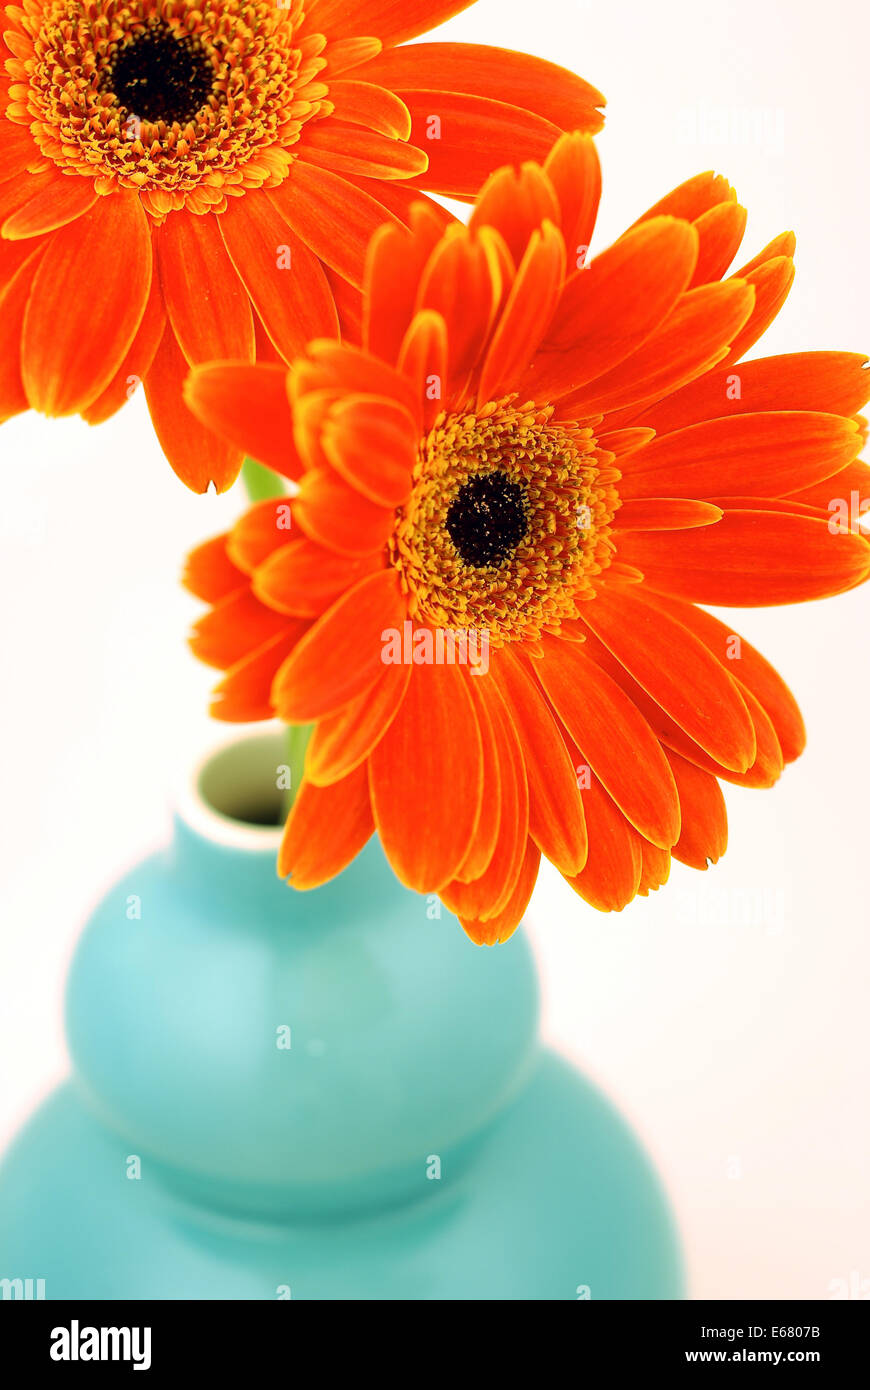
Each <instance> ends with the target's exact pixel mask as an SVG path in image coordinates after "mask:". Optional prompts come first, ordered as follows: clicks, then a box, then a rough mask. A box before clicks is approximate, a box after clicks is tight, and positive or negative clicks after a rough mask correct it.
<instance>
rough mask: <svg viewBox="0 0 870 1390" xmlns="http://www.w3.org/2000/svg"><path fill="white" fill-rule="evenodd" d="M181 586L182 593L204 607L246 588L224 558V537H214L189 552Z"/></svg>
mask: <svg viewBox="0 0 870 1390" xmlns="http://www.w3.org/2000/svg"><path fill="white" fill-rule="evenodd" d="M181 582H182V584H183V585H184V587H185V589H187V590H188V591H189V592H190V593H191V594H194V595H195V596H196V598H201V599H204V601H205V602H206V603H219V602H220V600H221V599H223V598H227V597H228V596H229V595H230V594H234V593H236V592H237V591H238V590H239V589H243V588H246V587H247V583H246V580H245V576H244V575H243V574H242V572H241V570H240V569H238V568H237V567H236V566H235V565H234V564H233V562H232V560H231V559H230V557H229V556H228V555H227V537H226V535H222V536H214V537H213V538H212V539H211V540H210V541H204V542H203V543H202V545H198V546H196V547H195V549H194V550H191V552H190V554H189V555H188V557H187V560H186V561H185V566H184V573H183V575H182V578H181Z"/></svg>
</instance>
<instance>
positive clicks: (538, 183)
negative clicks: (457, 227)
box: [468, 136, 592, 265]
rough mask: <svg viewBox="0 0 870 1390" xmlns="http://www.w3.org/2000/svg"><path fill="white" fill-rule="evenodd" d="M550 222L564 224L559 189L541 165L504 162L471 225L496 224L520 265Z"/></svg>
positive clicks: (481, 196)
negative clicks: (533, 236) (531, 242)
mask: <svg viewBox="0 0 870 1390" xmlns="http://www.w3.org/2000/svg"><path fill="white" fill-rule="evenodd" d="M567 138H568V137H567V136H563V139H567ZM561 143H562V142H561V141H560V142H559V144H560V145H561ZM589 143H590V144H591V143H592V142H591V141H590V142H589ZM555 148H556V149H558V148H559V146H558V145H557V146H556V147H555ZM548 221H549V222H551V223H552V224H553V225H554V226H555V227H558V226H560V225H561V221H562V209H561V207H560V205H559V199H558V197H557V196H556V190H555V188H554V187H553V184H552V182H551V181H550V179H549V178H548V177H547V175H546V174H545V173H544V171H543V169H542V168H541V167H540V165H538V164H532V163H531V162H529V161H527V162H526V163H525V164H523V165H522V166H521V167H520V168H519V169H516V168H513V167H511V166H510V165H503V166H502V168H500V169H496V171H495V173H494V174H491V175H490V177H489V178H488V179H487V181H486V183H485V184H484V186H483V188H482V189H481V190H480V193H479V194H478V196H477V199H476V201H475V204H474V207H473V209H472V212H471V216H470V218H469V221H468V226H469V228H470V229H471V230H472V231H476V230H477V229H478V228H480V227H494V228H495V229H496V231H497V232H498V233H499V235H500V236H501V237H502V238H503V239H504V243H505V245H506V246H507V248H508V250H509V251H510V253H511V256H512V258H513V260H514V263H515V264H517V265H518V264H519V263H520V261H521V260H522V259H523V256H524V255H525V254H526V248H527V247H528V244H529V241H530V240H531V238H532V234H533V233H534V232H537V231H540V228H541V227H542V225H543V224H544V222H548Z"/></svg>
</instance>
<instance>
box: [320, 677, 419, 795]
mask: <svg viewBox="0 0 870 1390" xmlns="http://www.w3.org/2000/svg"><path fill="white" fill-rule="evenodd" d="M411 670H412V667H411V665H410V664H409V663H406V662H398V663H396V664H395V665H391V666H386V667H385V668H384V673H383V675H382V676H381V677H380V679H379V680H377V681H376V682H375V684H374V685H372V686H369V687H368V688H367V689H366V690H364V691H363V692H362V694H361V695H358V696H357V697H356V699H355V700H351V702H350V704H347V705H345V707H344V709H341V710H339V711H338V713H337V714H333V715H329V716H328V717H327V718H326V719H320V720H318V722H317V724H316V725H315V727H314V732H313V734H312V735H311V741H310V743H309V745H308V750H307V752H306V755H305V776H306V777H307V778H308V779H309V781H311V782H313V783H314V784H315V785H316V786H328V785H329V783H330V782H337V781H339V780H340V779H341V778H342V777H346V776H347V774H348V773H349V772H352V771H353V770H354V768H357V767H359V765H360V763H363V762H365V760H366V758H368V757H369V756H370V754H371V753H372V751H373V749H375V748H376V747H377V745H378V744H379V743H380V741H381V739H382V738H383V736H384V734H385V733H386V732H387V729H388V728H389V727H390V724H391V723H392V722H393V720H394V718H395V717H396V714H397V713H398V710H399V706H400V704H401V703H402V700H403V698H404V694H405V688H406V686H407V684H408V681H409V680H410V678H411Z"/></svg>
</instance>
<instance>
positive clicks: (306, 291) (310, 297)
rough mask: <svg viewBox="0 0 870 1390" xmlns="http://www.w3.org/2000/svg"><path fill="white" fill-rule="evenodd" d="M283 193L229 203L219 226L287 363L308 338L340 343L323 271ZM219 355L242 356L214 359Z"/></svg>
mask: <svg viewBox="0 0 870 1390" xmlns="http://www.w3.org/2000/svg"><path fill="white" fill-rule="evenodd" d="M282 188H283V185H282V186H281V188H277V189H270V190H269V192H268V193H265V192H263V193H254V194H247V195H246V196H245V197H244V198H231V199H230V200H229V204H230V205H229V207H228V208H227V211H226V212H225V213H222V215H221V216H220V218H219V219H218V222H219V225H220V230H221V234H222V236H223V239H224V242H225V244H226V248H227V251H228V252H229V255H230V256H231V257H232V260H233V264H234V265H235V267H236V269H237V271H238V273H239V275H240V276H241V279H242V280H243V281H244V284H245V287H246V290H247V293H248V294H249V295H250V297H251V300H252V301H253V303H254V305H255V307H256V310H257V313H258V315H259V317H260V319H261V321H262V323H263V325H264V327H265V329H266V332H267V333H268V335H269V337H270V339H271V341H272V342H273V343H274V345H275V347H276V348H277V349H278V352H279V353H280V354H281V356H282V357H283V358H284V360H285V361H287V362H289V361H291V360H292V359H293V358H294V357H295V356H296V354H297V353H299V352H301V351H302V350H303V348H304V347H305V345H306V343H307V342H308V341H309V339H310V338H318V337H321V336H329V337H337V336H338V315H337V313H336V308H335V299H334V297H333V294H332V290H331V289H330V286H329V283H328V281H327V279H326V275H325V274H324V270H323V266H322V265H321V264H320V261H319V260H318V257H317V256H316V255H315V253H314V252H313V251H311V250H310V249H309V247H308V246H307V245H306V244H305V242H304V241H303V240H302V238H301V237H300V236H299V234H298V233H297V231H296V230H295V228H294V226H293V223H292V221H291V219H290V217H289V215H288V213H287V211H286V210H285V208H284V205H283V200H282ZM198 220H201V219H198ZM219 355H220V356H227V357H233V356H240V355H241V354H239V353H223V354H217V353H213V354H212V356H219Z"/></svg>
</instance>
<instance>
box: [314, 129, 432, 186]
mask: <svg viewBox="0 0 870 1390" xmlns="http://www.w3.org/2000/svg"><path fill="white" fill-rule="evenodd" d="M298 157H299V159H300V160H302V161H303V162H304V163H305V164H313V165H315V166H316V167H317V168H320V169H331V170H332V171H333V172H334V173H337V174H362V175H364V177H366V178H371V179H413V178H419V177H420V176H421V175H424V174H425V173H426V169H427V166H428V163H429V161H428V158H427V156H426V155H425V154H424V152H423V151H422V150H420V149H417V147H416V144H414V143H410V144H406V143H405V142H404V141H403V140H391V139H389V138H388V137H387V136H386V135H379V134H378V133H377V131H374V130H361V129H360V128H359V127H358V126H353V125H344V124H343V123H342V122H341V121H338V120H336V119H335V118H334V117H332V116H327V117H326V118H325V119H324V120H319V121H317V122H312V123H311V125H310V126H309V127H308V129H307V130H306V133H305V139H304V143H302V144H300V145H299V155H298Z"/></svg>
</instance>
